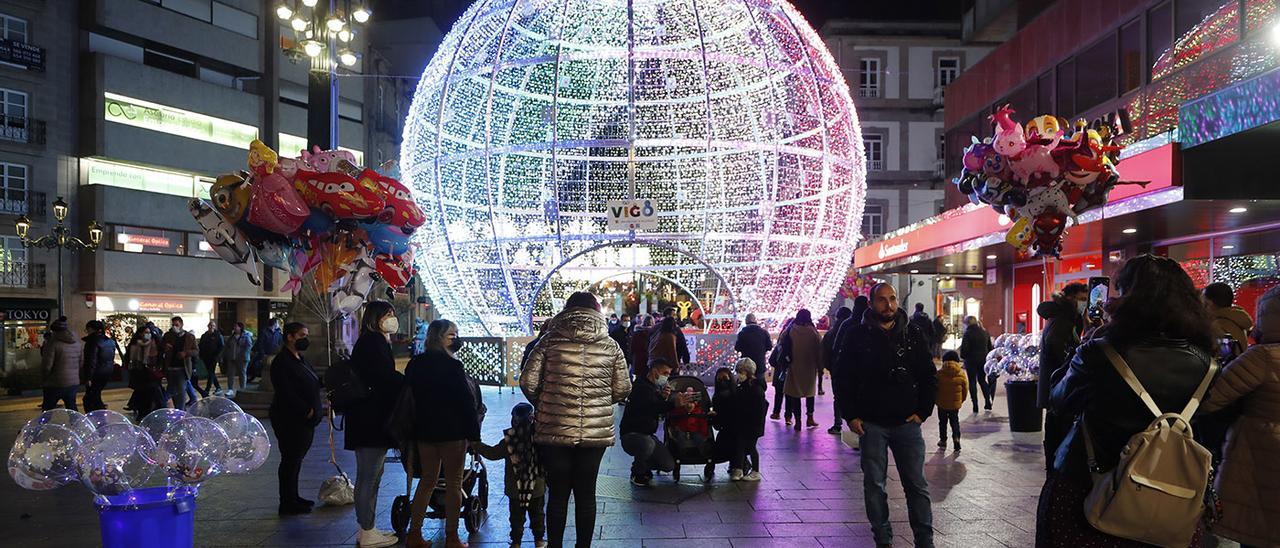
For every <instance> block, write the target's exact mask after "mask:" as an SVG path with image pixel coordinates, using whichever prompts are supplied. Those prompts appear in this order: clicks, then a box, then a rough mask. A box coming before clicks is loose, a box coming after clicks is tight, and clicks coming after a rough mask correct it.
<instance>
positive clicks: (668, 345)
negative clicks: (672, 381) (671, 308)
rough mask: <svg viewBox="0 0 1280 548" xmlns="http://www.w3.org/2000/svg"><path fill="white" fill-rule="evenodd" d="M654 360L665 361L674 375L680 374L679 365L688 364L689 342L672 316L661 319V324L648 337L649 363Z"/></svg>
mask: <svg viewBox="0 0 1280 548" xmlns="http://www.w3.org/2000/svg"><path fill="white" fill-rule="evenodd" d="M654 358H662V359H664V360H667V363H669V364H671V366H672V367H673V368H675V370H676V374H679V373H680V366H681V365H688V364H689V341H688V340H686V339H685V338H684V334H683V333H681V331H680V326H679V325H678V324H676V319H675V318H674V317H672V316H667V317H665V318H662V323H660V324H658V327H657V328H655V329H654V330H653V332H652V333H651V334H650V335H649V361H653V360H654Z"/></svg>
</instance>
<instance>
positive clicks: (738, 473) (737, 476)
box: [729, 468, 742, 481]
mask: <svg viewBox="0 0 1280 548" xmlns="http://www.w3.org/2000/svg"><path fill="white" fill-rule="evenodd" d="M729 479H730V480H731V481H742V470H739V469H737V468H734V469H732V470H729Z"/></svg>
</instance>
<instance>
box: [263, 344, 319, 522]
mask: <svg viewBox="0 0 1280 548" xmlns="http://www.w3.org/2000/svg"><path fill="white" fill-rule="evenodd" d="M310 335H311V331H310V330H309V329H307V326H305V325H303V324H301V323H298V322H293V323H290V324H288V325H286V326H284V350H283V351H282V352H280V354H279V355H278V356H277V357H276V361H275V362H274V363H272V365H271V386H272V388H273V392H272V393H271V407H270V408H269V409H268V411H267V414H268V416H269V417H270V418H271V428H272V430H274V431H275V433H276V444H277V445H278V446H279V447H280V468H279V469H278V471H277V476H278V478H279V483H280V508H279V513H280V515H282V516H288V515H294V514H306V513H309V512H311V507H312V506H315V501H312V500H307V499H304V498H302V497H301V496H300V495H299V494H298V473H299V472H300V471H302V461H303V459H305V458H306V456H307V452H308V451H310V450H311V442H312V441H313V440H314V439H315V434H316V425H318V424H320V420H321V419H323V418H324V407H323V406H322V403H321V400H320V376H319V375H317V374H316V371H315V369H312V368H311V364H309V363H307V360H306V358H304V357H303V356H302V353H303V352H306V350H307V348H309V347H310V345H311V340H310V339H309V338H308V337H309V336H310Z"/></svg>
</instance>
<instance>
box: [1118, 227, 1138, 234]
mask: <svg viewBox="0 0 1280 548" xmlns="http://www.w3.org/2000/svg"><path fill="white" fill-rule="evenodd" d="M1120 232H1123V233H1125V234H1136V233H1137V232H1138V229H1136V228H1126V229H1124V230H1121V231H1120Z"/></svg>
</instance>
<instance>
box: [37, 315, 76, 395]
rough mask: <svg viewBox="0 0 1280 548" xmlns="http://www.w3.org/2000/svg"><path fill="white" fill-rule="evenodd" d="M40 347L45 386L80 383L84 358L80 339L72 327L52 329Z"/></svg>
mask: <svg viewBox="0 0 1280 548" xmlns="http://www.w3.org/2000/svg"><path fill="white" fill-rule="evenodd" d="M50 333H51V334H50V336H49V339H48V340H46V341H45V343H44V346H43V347H42V348H41V349H40V358H41V360H40V361H41V365H42V366H43V371H44V387H45V388H66V387H68V386H79V385H80V363H81V361H82V360H83V358H82V357H81V356H82V353H83V352H82V350H81V344H80V340H79V339H77V338H76V334H75V332H74V331H72V330H71V328H70V327H67V328H63V329H59V330H56V331H50Z"/></svg>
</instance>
